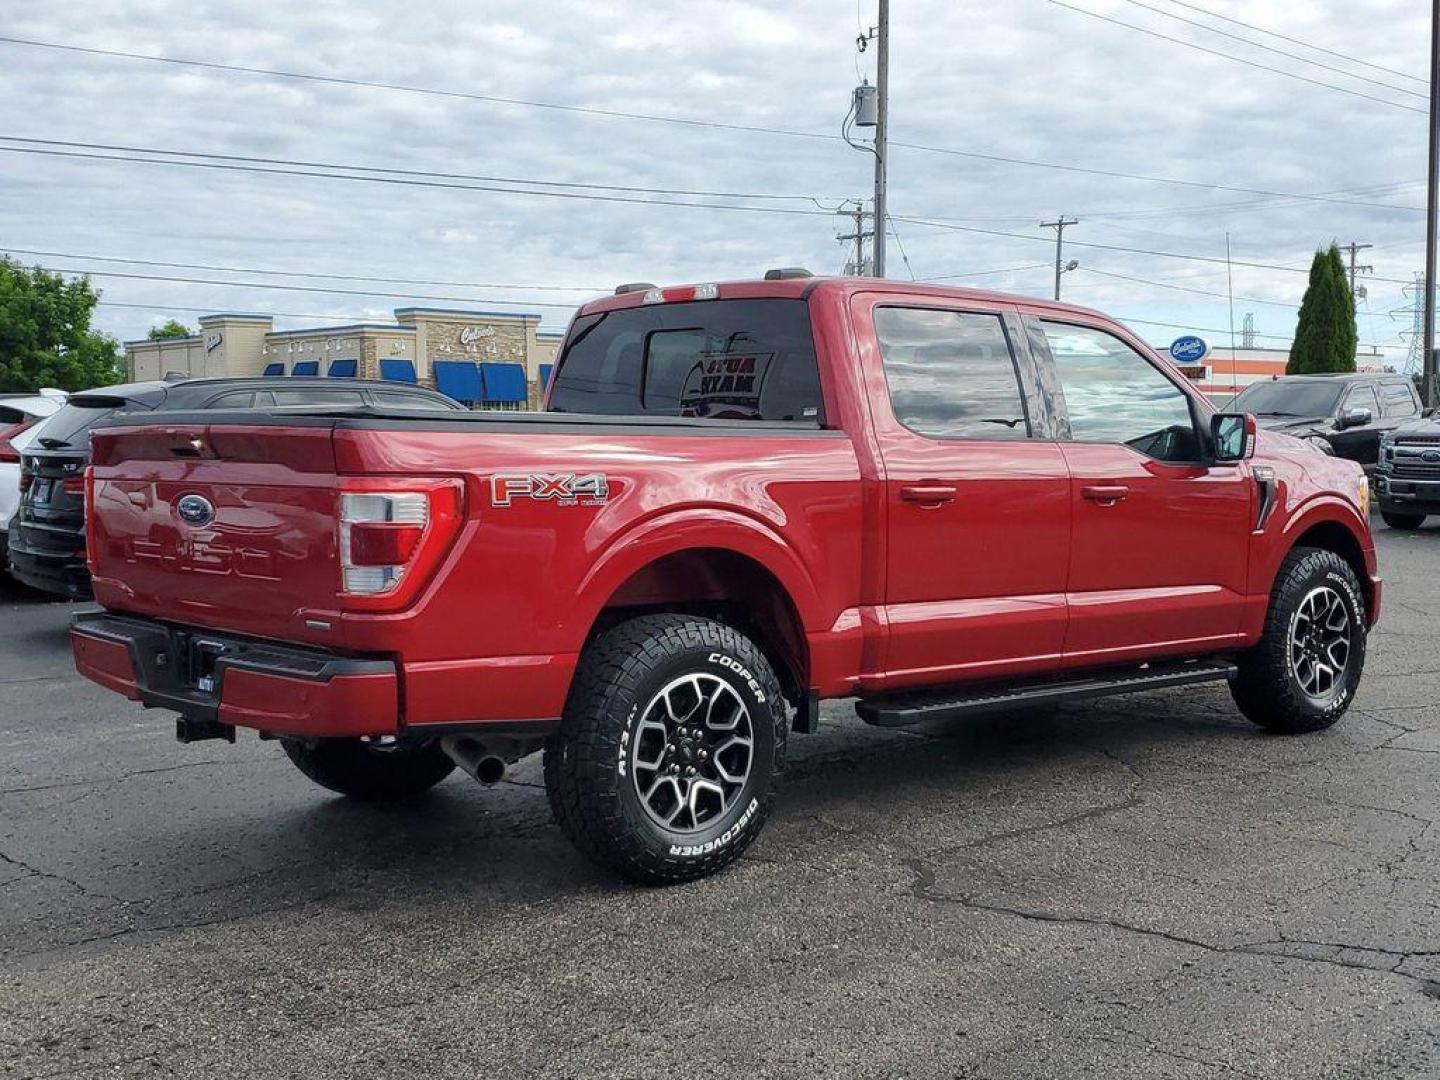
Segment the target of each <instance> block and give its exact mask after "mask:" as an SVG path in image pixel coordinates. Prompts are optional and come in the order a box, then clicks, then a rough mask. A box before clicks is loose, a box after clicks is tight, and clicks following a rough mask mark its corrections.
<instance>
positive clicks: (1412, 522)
mask: <svg viewBox="0 0 1440 1080" xmlns="http://www.w3.org/2000/svg"><path fill="white" fill-rule="evenodd" d="M1380 516H1381V517H1382V518H1384V519H1385V524H1386V525H1389V526H1390V528H1392V529H1406V530H1409V529H1418V528H1420V526H1421V525H1423V524H1425V515H1424V514H1397V513H1395V512H1394V511H1391V510H1382V511H1380Z"/></svg>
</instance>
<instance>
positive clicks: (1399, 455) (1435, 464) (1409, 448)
mask: <svg viewBox="0 0 1440 1080" xmlns="http://www.w3.org/2000/svg"><path fill="white" fill-rule="evenodd" d="M1424 441H1425V442H1428V441H1429V440H1424ZM1420 442H1422V440H1421V439H1413V440H1412V439H1407V440H1406V442H1405V443H1404V444H1402V445H1400V446H1397V447H1395V449H1394V451H1393V454H1394V456H1393V458H1392V459H1391V460H1392V462H1393V464H1394V468H1395V475H1396V476H1405V477H1413V478H1415V479H1417V480H1440V460H1437V461H1425V460H1423V458H1422V457H1421V455H1431V456H1440V440H1436V442H1435V443H1434V444H1431V445H1425V446H1416V445H1413V444H1414V443H1420Z"/></svg>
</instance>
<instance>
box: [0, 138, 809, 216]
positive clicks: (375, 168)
mask: <svg viewBox="0 0 1440 1080" xmlns="http://www.w3.org/2000/svg"><path fill="white" fill-rule="evenodd" d="M0 141H4V142H19V143H31V144H34V145H37V146H63V147H68V148H71V149H80V150H113V151H119V152H122V153H127V154H162V155H168V156H171V157H187V158H202V159H204V160H206V161H242V162H247V163H250V164H259V165H287V166H291V167H294V168H302V169H348V170H353V171H357V172H368V173H381V174H383V175H386V176H419V177H426V178H429V179H437V180H473V181H478V182H481V183H490V184H529V185H531V186H536V187H555V188H574V189H578V190H588V191H623V192H629V193H631V194H639V195H689V196H695V197H701V198H711V199H789V200H795V201H800V202H817V201H818V200H819V199H821V198H823V196H818V195H800V194H777V193H775V192H768V191H767V192H749V191H696V190H692V189H689V188H651V187H636V186H634V185H632V184H596V183H580V182H577V181H568V180H543V179H535V178H533V177H528V176H485V175H480V174H475V173H448V172H437V171H435V170H431V169H396V168H390V167H385V166H380V165H348V164H345V163H344V162H334V161H305V160H303V159H294V158H271V157H255V156H251V155H247V154H216V153H208V152H204V151H199V150H164V149H159V148H157V147H153V146H126V145H119V144H115V143H89V142H74V141H71V140H67V139H35V138H31V137H29V136H26V135H0Z"/></svg>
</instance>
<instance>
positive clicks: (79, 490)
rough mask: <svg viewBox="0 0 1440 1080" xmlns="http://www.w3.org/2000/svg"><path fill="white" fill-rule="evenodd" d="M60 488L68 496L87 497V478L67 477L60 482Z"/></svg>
mask: <svg viewBox="0 0 1440 1080" xmlns="http://www.w3.org/2000/svg"><path fill="white" fill-rule="evenodd" d="M60 487H61V489H62V490H64V492H65V494H66V495H78V496H80V498H82V499H83V498H84V497H85V478H84V477H83V476H67V477H65V479H64V480H61V481H60Z"/></svg>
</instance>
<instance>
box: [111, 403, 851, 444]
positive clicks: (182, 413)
mask: <svg viewBox="0 0 1440 1080" xmlns="http://www.w3.org/2000/svg"><path fill="white" fill-rule="evenodd" d="M196 425H198V426H202V427H211V428H215V427H326V426H333V427H336V428H346V429H351V430H354V429H360V430H382V431H383V430H386V429H391V428H394V429H400V430H408V431H472V432H476V433H480V432H484V431H486V430H487V429H489V430H494V429H495V428H498V427H504V428H507V429H508V430H510V431H514V430H515V429H516V427H520V428H524V429H526V430H530V431H535V432H537V433H540V432H543V433H545V434H550V435H554V434H561V433H564V432H567V431H576V432H586V433H591V434H611V433H628V434H641V435H644V434H653V435H744V434H747V433H748V434H756V435H759V434H765V435H769V436H772V437H773V436H785V435H810V436H814V435H816V434H817V433H819V434H829V433H830V432H826V431H823V430H822V429H821V427H820V425H819V424H818V423H816V422H814V421H809V420H714V419H705V418H700V417H688V416H655V415H649V416H612V415H606V414H598V413H554V412H502V411H493V412H454V411H450V410H446V409H436V410H435V411H433V412H430V411H426V410H417V409H386V408H384V407H382V406H378V405H363V404H361V405H293V406H281V407H278V408H271V409H225V410H223V411H219V410H215V409H209V410H176V411H174V412H169V411H167V412H136V413H116V414H115V415H114V416H112V417H110V418H109V419H107V420H102V421H100V422H99V423H97V424H95V426H94V427H93V428H91V431H104V430H106V429H108V428H125V427H142V426H143V427H189V426H196ZM834 434H836V435H839V434H841V432H839V431H836V432H834Z"/></svg>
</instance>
